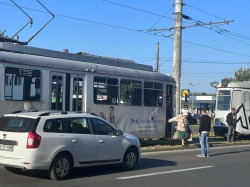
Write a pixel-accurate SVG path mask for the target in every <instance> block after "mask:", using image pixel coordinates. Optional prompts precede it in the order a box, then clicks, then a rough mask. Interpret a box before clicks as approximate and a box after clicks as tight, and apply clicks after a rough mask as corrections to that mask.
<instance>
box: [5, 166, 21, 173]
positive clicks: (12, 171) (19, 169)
mask: <svg viewBox="0 0 250 187" xmlns="http://www.w3.org/2000/svg"><path fill="white" fill-rule="evenodd" d="M5 169H6V170H7V171H9V172H11V173H15V174H18V173H21V171H22V169H21V168H12V167H8V166H5Z"/></svg>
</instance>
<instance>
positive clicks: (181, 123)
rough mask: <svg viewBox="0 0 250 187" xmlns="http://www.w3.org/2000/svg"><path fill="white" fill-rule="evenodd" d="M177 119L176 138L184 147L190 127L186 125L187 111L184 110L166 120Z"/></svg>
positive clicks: (172, 120)
mask: <svg viewBox="0 0 250 187" xmlns="http://www.w3.org/2000/svg"><path fill="white" fill-rule="evenodd" d="M174 121H177V133H178V139H180V140H181V145H182V147H185V146H186V145H187V144H186V141H187V138H188V137H189V133H190V128H189V125H188V112H186V111H184V112H183V113H182V114H179V115H177V116H176V117H173V118H171V119H169V120H168V122H174Z"/></svg>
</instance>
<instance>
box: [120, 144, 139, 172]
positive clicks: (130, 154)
mask: <svg viewBox="0 0 250 187" xmlns="http://www.w3.org/2000/svg"><path fill="white" fill-rule="evenodd" d="M138 159H139V156H138V151H137V150H136V148H129V149H128V150H127V151H126V152H125V154H124V157H123V161H122V168H123V170H126V171H130V170H133V169H134V168H135V167H136V165H137V163H138Z"/></svg>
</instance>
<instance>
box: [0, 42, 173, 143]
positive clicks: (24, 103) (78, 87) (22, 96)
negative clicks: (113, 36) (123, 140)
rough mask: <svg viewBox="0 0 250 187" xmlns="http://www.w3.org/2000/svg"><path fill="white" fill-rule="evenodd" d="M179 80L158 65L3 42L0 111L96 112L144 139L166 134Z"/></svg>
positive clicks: (0, 53) (1, 46)
mask: <svg viewBox="0 0 250 187" xmlns="http://www.w3.org/2000/svg"><path fill="white" fill-rule="evenodd" d="M175 89H176V84H175V80H174V79H173V77H171V76H170V75H167V74H162V73H158V72H154V71H153V68H152V66H148V65H143V64H137V63H135V62H133V61H129V60H122V59H115V58H108V57H100V56H95V55H90V54H86V53H77V54H71V53H65V52H59V51H52V50H47V49H39V48H34V47H29V46H21V45H17V44H11V43H4V42H0V115H1V116H2V115H3V114H5V113H11V112H13V111H17V110H61V111H79V112H90V113H95V114H97V115H99V116H101V117H103V118H105V119H106V120H107V121H109V122H111V123H112V124H113V125H114V126H116V127H117V128H119V129H121V130H123V131H124V132H129V133H132V134H134V135H136V136H137V137H139V138H163V137H165V135H166V120H167V119H168V118H170V117H172V116H173V114H174V111H173V110H174V102H173V101H174V97H175V95H174V93H175Z"/></svg>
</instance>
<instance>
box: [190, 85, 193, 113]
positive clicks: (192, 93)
mask: <svg viewBox="0 0 250 187" xmlns="http://www.w3.org/2000/svg"><path fill="white" fill-rule="evenodd" d="M189 84H190V85H191V86H192V87H193V90H192V92H191V96H192V110H191V111H192V114H193V112H194V85H193V84H192V83H189Z"/></svg>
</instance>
